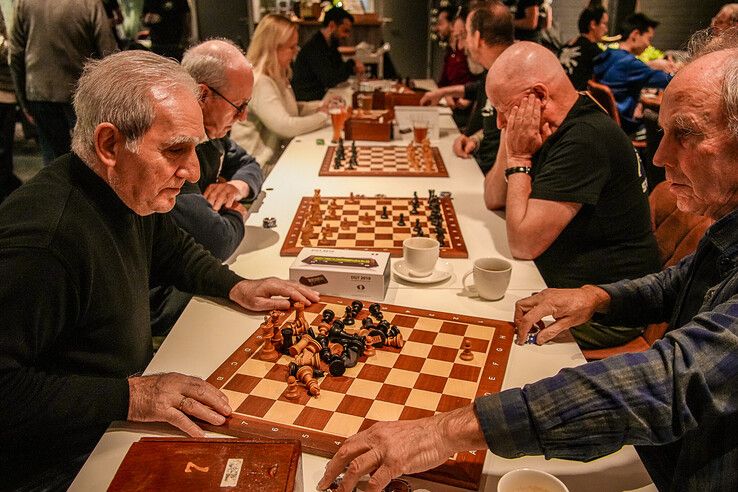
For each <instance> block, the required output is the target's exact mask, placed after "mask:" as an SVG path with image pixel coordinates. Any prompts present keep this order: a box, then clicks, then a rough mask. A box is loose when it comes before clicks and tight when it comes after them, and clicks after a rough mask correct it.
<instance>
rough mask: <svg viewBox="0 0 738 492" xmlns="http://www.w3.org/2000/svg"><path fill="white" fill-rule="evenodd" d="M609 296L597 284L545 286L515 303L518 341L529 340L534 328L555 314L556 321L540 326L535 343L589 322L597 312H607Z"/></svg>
mask: <svg viewBox="0 0 738 492" xmlns="http://www.w3.org/2000/svg"><path fill="white" fill-rule="evenodd" d="M609 305H610V295H609V294H608V293H607V292H605V291H604V290H602V289H600V288H599V287H596V286H594V285H585V286H583V287H580V288H579V289H545V290H543V291H542V292H539V293H537V294H534V295H532V296H530V297H526V298H525V299H521V300H519V301H518V302H516V303H515V318H514V322H515V329H516V331H517V334H518V339H517V341H516V343H517V344H518V345H523V344H524V343H525V342H526V341H527V340H528V333H529V332H530V330H531V328H532V327H533V326H534V325H535V324H536V323H538V321H540V320H541V319H543V318H544V317H545V316H553V318H554V320H556V321H555V322H553V323H551V324H550V325H548V326H547V327H545V328H543V329H541V331H540V332H539V333H538V336H537V337H536V344H538V345H543V344H544V343H546V342H548V341H549V340H551V339H552V338H554V337H555V336H556V335H558V334H559V333H561V332H562V331H564V330H568V329H569V328H571V327H573V326H579V325H581V324H582V323H586V322H587V321H589V320H590V319H591V318H592V316H593V315H594V313H596V312H600V313H604V312H607V309H608V307H609Z"/></svg>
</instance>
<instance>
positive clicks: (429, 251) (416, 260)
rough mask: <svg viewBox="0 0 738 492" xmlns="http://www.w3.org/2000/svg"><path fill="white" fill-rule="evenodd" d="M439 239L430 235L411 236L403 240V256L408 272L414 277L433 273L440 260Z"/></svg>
mask: <svg viewBox="0 0 738 492" xmlns="http://www.w3.org/2000/svg"><path fill="white" fill-rule="evenodd" d="M439 248H440V245H439V244H438V241H436V240H435V239H433V238H430V237H409V238H407V239H405V240H404V241H403V242H402V257H403V258H404V259H405V264H406V265H407V269H408V272H410V275H412V276H414V277H427V276H428V275H430V274H431V273H433V269H434V268H435V266H436V262H437V261H438V251H439Z"/></svg>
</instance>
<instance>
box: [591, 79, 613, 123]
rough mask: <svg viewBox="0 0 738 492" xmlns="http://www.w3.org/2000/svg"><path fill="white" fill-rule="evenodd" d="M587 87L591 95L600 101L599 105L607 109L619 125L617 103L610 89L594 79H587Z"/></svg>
mask: <svg viewBox="0 0 738 492" xmlns="http://www.w3.org/2000/svg"><path fill="white" fill-rule="evenodd" d="M587 87H588V89H589V93H590V94H592V97H593V98H594V99H595V101H597V102H598V103H600V105H601V106H602V107H603V108H604V109H605V111H607V114H609V115H610V116H611V117H612V119H614V120H615V122H616V123H617V124H618V126H620V112H619V111H618V104H617V102H616V101H615V96H614V95H613V94H612V91H611V90H610V88H609V87H608V86H606V85H605V84H600V83H599V82H595V81H594V80H589V81H587Z"/></svg>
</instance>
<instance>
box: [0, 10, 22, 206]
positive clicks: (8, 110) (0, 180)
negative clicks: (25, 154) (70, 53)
mask: <svg viewBox="0 0 738 492" xmlns="http://www.w3.org/2000/svg"><path fill="white" fill-rule="evenodd" d="M14 138H15V92H14V91H13V78H12V77H11V76H10V67H8V32H7V30H6V29H5V17H3V11H2V9H0V203H2V202H3V200H5V197H6V196H8V195H10V193H11V192H12V191H13V190H15V189H16V188H18V187H19V186H20V185H21V181H20V179H18V177H17V176H16V175H15V174H13V140H14Z"/></svg>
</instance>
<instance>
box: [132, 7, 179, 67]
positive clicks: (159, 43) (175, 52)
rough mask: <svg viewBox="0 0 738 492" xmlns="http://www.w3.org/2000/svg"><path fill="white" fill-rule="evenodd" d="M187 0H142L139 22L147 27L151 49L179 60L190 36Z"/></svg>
mask: <svg viewBox="0 0 738 492" xmlns="http://www.w3.org/2000/svg"><path fill="white" fill-rule="evenodd" d="M190 19H191V14H190V6H189V4H188V3H187V0H144V4H143V9H142V10H141V22H142V24H143V25H144V26H146V27H148V28H149V38H150V39H151V51H153V52H154V53H156V54H158V55H162V56H166V57H169V58H174V59H175V60H181V59H182V54H183V53H184V50H185V48H186V47H187V43H188V41H189V38H190Z"/></svg>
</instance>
